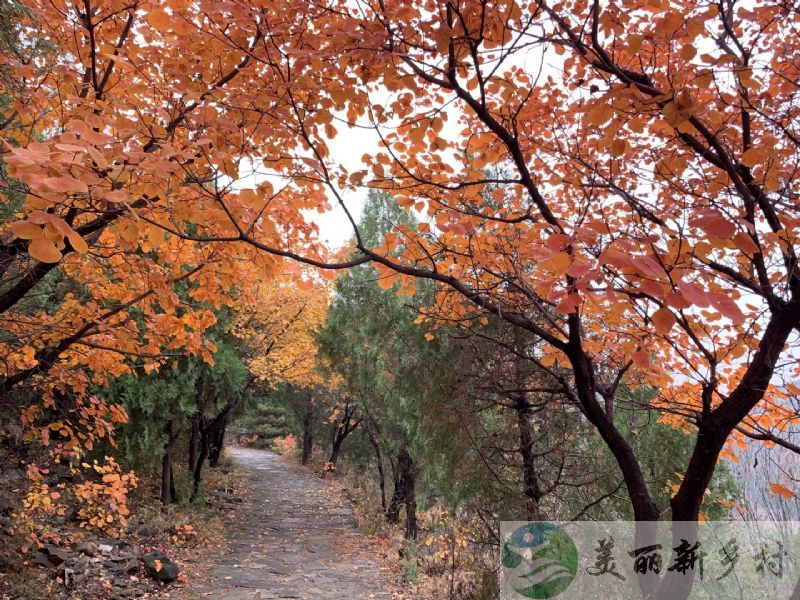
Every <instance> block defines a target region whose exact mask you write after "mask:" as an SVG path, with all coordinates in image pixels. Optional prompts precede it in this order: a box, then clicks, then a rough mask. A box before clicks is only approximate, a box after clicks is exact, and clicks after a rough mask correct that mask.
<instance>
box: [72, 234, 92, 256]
mask: <svg viewBox="0 0 800 600" xmlns="http://www.w3.org/2000/svg"><path fill="white" fill-rule="evenodd" d="M67 239H69V243H70V244H72V247H73V248H74V249H75V252H80V253H81V254H83V253H84V252H87V251H88V250H89V244H87V243H86V240H84V239H83V238H82V237H81V235H80V234H79V233H78V232H77V231H71V232H70V233H69V234H67Z"/></svg>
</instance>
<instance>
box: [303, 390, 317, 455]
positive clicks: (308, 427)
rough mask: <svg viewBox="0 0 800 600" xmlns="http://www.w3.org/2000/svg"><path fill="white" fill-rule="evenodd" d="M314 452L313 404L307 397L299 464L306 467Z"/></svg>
mask: <svg viewBox="0 0 800 600" xmlns="http://www.w3.org/2000/svg"><path fill="white" fill-rule="evenodd" d="M313 451H314V402H313V398H312V397H311V396H310V395H309V396H308V398H307V399H306V412H305V414H304V415H303V456H302V459H301V461H300V462H302V464H304V465H307V464H308V462H309V461H310V460H311V454H312V453H313Z"/></svg>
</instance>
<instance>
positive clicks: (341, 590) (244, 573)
mask: <svg viewBox="0 0 800 600" xmlns="http://www.w3.org/2000/svg"><path fill="white" fill-rule="evenodd" d="M228 453H229V454H230V456H231V457H232V458H233V460H234V462H235V463H236V465H237V467H238V468H239V470H240V471H241V472H242V473H243V474H244V476H245V477H246V478H247V481H246V483H247V487H248V489H249V493H248V495H247V497H246V498H245V499H244V502H243V504H242V506H241V507H240V508H239V509H238V510H237V511H236V512H235V516H234V518H233V522H232V523H230V525H229V527H228V529H227V538H228V540H229V542H230V544H229V546H228V547H227V548H226V549H224V550H220V554H219V555H218V557H216V559H215V560H214V561H213V562H212V564H211V565H210V566H209V567H208V568H207V569H205V572H204V575H203V577H202V578H201V580H200V581H196V582H192V583H191V585H190V590H191V591H190V592H189V594H190V595H189V597H190V598H203V597H209V598H214V599H215V600H217V599H219V600H266V599H267V598H319V599H323V598H324V599H331V600H333V599H342V600H344V599H361V598H364V599H367V598H376V599H385V600H389V599H390V598H391V594H390V593H389V592H387V591H385V588H384V586H383V585H382V577H381V573H380V571H379V568H378V565H377V563H376V562H375V561H373V560H371V558H370V552H369V547H370V545H371V544H370V543H369V540H368V539H367V538H366V536H364V535H363V534H361V533H359V532H358V531H357V529H356V521H355V518H354V517H353V512H352V509H351V507H350V506H349V504H347V503H346V502H345V501H344V500H342V499H339V498H335V497H333V494H332V493H331V490H330V488H329V487H328V486H326V485H325V483H323V482H322V481H320V480H319V479H317V478H316V477H315V476H314V475H312V474H310V473H308V472H307V471H305V470H304V469H302V468H301V467H299V466H295V465H292V464H290V463H288V462H287V461H285V460H281V459H280V458H279V457H278V456H277V455H275V454H273V453H272V452H268V451H265V450H256V449H251V448H242V447H230V448H229V449H228Z"/></svg>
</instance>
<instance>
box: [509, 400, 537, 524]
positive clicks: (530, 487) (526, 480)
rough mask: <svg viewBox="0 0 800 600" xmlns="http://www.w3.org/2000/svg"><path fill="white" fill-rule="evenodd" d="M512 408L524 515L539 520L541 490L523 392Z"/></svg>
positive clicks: (526, 401) (529, 416) (529, 409)
mask: <svg viewBox="0 0 800 600" xmlns="http://www.w3.org/2000/svg"><path fill="white" fill-rule="evenodd" d="M514 410H515V411H516V413H517V428H518V429H519V453H520V456H521V457H522V492H523V494H524V495H525V516H526V518H527V519H528V520H529V521H540V520H541V513H540V512H539V500H541V499H542V490H541V485H540V483H539V476H538V475H537V473H536V466H535V465H534V456H533V435H532V432H531V414H530V413H531V406H530V404H529V403H528V400H527V399H526V398H525V394H519V395H518V396H517V398H516V399H515V403H514Z"/></svg>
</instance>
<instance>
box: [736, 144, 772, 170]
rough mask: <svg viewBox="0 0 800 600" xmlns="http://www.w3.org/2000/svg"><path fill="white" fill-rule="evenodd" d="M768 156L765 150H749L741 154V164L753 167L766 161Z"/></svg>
mask: <svg viewBox="0 0 800 600" xmlns="http://www.w3.org/2000/svg"><path fill="white" fill-rule="evenodd" d="M768 156H769V152H768V151H767V150H766V149H765V148H750V149H749V150H748V151H747V152H745V153H744V154H742V159H741V163H742V164H743V165H744V166H745V167H754V166H755V165H757V164H759V163H762V162H764V161H765V160H767V157H768Z"/></svg>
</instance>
